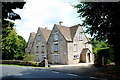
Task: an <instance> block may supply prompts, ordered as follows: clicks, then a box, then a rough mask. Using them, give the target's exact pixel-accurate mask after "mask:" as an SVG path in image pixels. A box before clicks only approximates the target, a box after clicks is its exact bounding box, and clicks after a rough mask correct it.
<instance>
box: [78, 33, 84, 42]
mask: <svg viewBox="0 0 120 80" xmlns="http://www.w3.org/2000/svg"><path fill="white" fill-rule="evenodd" d="M82 40H83V32H80V33H79V41H82Z"/></svg>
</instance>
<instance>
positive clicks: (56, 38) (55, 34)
mask: <svg viewBox="0 0 120 80" xmlns="http://www.w3.org/2000/svg"><path fill="white" fill-rule="evenodd" d="M57 40H58V32H55V33H54V41H57Z"/></svg>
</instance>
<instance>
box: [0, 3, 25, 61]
mask: <svg viewBox="0 0 120 80" xmlns="http://www.w3.org/2000/svg"><path fill="white" fill-rule="evenodd" d="M24 4H25V2H2V43H1V46H2V58H3V59H8V60H12V59H23V55H24V53H25V51H24V48H25V44H26V42H25V40H24V39H23V38H22V37H21V36H19V35H17V33H16V30H15V28H14V23H13V22H12V21H10V20H17V19H21V17H20V16H19V15H18V14H17V13H15V12H14V10H13V9H17V8H19V9H22V8H23V6H24Z"/></svg>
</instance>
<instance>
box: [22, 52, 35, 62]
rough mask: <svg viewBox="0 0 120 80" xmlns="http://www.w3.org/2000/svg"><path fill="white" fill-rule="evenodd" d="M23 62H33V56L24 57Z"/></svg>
mask: <svg viewBox="0 0 120 80" xmlns="http://www.w3.org/2000/svg"><path fill="white" fill-rule="evenodd" d="M23 61H35V55H34V54H31V55H28V56H25V58H24V59H23Z"/></svg>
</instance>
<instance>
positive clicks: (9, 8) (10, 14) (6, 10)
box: [2, 1, 26, 28]
mask: <svg viewBox="0 0 120 80" xmlns="http://www.w3.org/2000/svg"><path fill="white" fill-rule="evenodd" d="M25 3H26V2H24V1H23V2H2V27H3V28H5V27H8V26H5V24H6V25H7V24H8V23H9V20H17V19H21V17H20V15H18V14H17V13H15V12H14V10H13V9H23V6H24V4H25ZM6 19H7V20H6ZM8 19H9V20H8ZM11 27H13V26H11Z"/></svg>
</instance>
